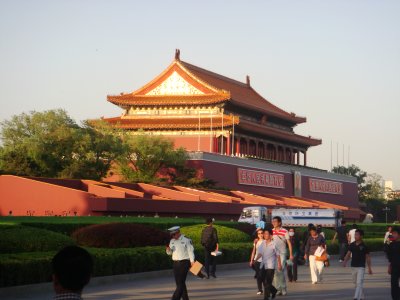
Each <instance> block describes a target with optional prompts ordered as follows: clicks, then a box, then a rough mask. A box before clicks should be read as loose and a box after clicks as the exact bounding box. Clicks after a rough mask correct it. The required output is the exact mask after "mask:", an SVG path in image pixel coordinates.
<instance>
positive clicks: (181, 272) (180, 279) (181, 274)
mask: <svg viewBox="0 0 400 300" xmlns="http://www.w3.org/2000/svg"><path fill="white" fill-rule="evenodd" d="M168 231H169V232H170V234H171V237H172V239H171V241H170V242H169V245H168V246H167V249H166V253H167V254H168V255H172V260H173V261H174V263H173V267H174V277H175V282H176V289H175V292H174V294H173V295H172V298H171V299H172V300H180V299H181V298H182V299H183V300H189V296H188V292H187V289H186V276H187V273H188V271H189V269H190V266H192V265H193V264H194V262H195V259H194V247H193V243H192V240H191V239H188V238H187V237H185V236H184V235H183V234H181V232H180V227H179V226H174V227H171V228H169V229H168Z"/></svg>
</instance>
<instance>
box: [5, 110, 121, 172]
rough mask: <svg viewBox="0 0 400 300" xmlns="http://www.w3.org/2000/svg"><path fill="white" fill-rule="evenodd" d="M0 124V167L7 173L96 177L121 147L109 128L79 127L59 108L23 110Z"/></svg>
mask: <svg viewBox="0 0 400 300" xmlns="http://www.w3.org/2000/svg"><path fill="white" fill-rule="evenodd" d="M0 126H1V132H0V137H1V140H2V147H1V148H0V169H1V170H2V171H3V172H4V173H8V174H15V175H26V176H42V177H62V178H88V179H100V178H101V177H103V176H104V175H106V173H107V171H108V169H109V168H110V164H111V161H112V160H113V159H115V158H116V156H117V155H119V154H120V153H122V149H123V146H122V141H121V140H120V138H119V137H118V136H117V135H115V134H113V133H112V132H111V129H105V128H104V126H98V127H96V128H95V127H93V126H91V125H90V124H88V123H86V124H84V126H83V127H81V126H79V125H77V124H76V123H75V121H73V120H72V119H71V118H70V117H69V116H68V114H67V113H66V111H64V110H61V109H57V110H48V111H44V112H30V113H23V114H20V115H17V116H13V117H12V118H11V119H10V120H7V121H4V122H2V123H1V124H0Z"/></svg>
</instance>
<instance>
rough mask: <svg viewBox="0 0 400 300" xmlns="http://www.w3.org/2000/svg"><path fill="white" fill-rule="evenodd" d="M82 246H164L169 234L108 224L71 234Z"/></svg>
mask: <svg viewBox="0 0 400 300" xmlns="http://www.w3.org/2000/svg"><path fill="white" fill-rule="evenodd" d="M72 237H73V238H74V240H75V241H76V242H77V243H78V244H79V245H82V246H87V247H97V248H130V247H144V246H159V245H166V244H167V243H168V241H169V234H168V233H167V232H165V231H161V230H159V229H156V228H151V227H149V226H146V225H142V224H130V223H109V224H97V225H91V226H87V227H84V228H80V229H78V230H77V231H75V232H74V233H73V234H72Z"/></svg>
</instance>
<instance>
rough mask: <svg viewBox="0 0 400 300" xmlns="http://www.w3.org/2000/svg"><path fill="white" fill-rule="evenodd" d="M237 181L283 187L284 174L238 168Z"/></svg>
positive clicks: (246, 183)
mask: <svg viewBox="0 0 400 300" xmlns="http://www.w3.org/2000/svg"><path fill="white" fill-rule="evenodd" d="M238 183H239V184H245V185H258V186H264V187H271V188H277V189H284V188H285V176H284V175H283V174H278V173H269V172H262V171H255V170H248V169H241V168H238Z"/></svg>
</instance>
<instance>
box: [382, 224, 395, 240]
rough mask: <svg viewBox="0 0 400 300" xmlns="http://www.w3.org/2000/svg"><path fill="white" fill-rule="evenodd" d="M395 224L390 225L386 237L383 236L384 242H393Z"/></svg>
mask: <svg viewBox="0 0 400 300" xmlns="http://www.w3.org/2000/svg"><path fill="white" fill-rule="evenodd" d="M392 230H393V226H388V228H387V231H386V233H385V237H384V238H383V243H384V244H388V245H389V244H390V243H391V242H393V235H392Z"/></svg>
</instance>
